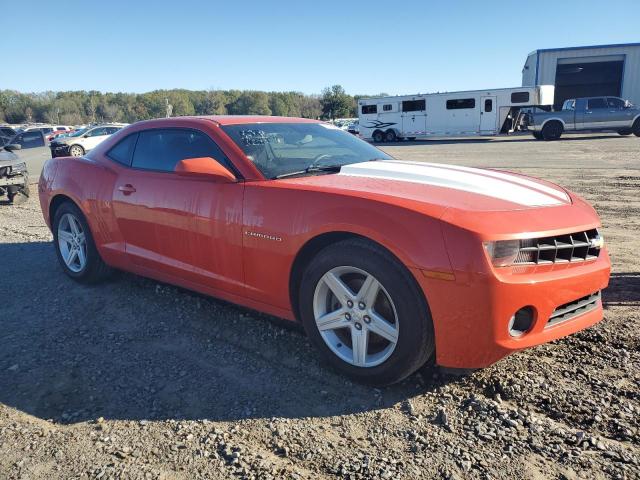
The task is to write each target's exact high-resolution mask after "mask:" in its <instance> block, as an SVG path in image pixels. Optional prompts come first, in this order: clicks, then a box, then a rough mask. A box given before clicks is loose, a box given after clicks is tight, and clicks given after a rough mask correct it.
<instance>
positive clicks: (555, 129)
mask: <svg viewBox="0 0 640 480" xmlns="http://www.w3.org/2000/svg"><path fill="white" fill-rule="evenodd" d="M563 130H564V128H563V126H562V124H561V123H560V122H555V121H552V122H547V123H545V125H544V127H542V132H541V134H542V138H543V139H544V140H546V141H551V140H558V139H559V138H560V136H561V135H562V131H563Z"/></svg>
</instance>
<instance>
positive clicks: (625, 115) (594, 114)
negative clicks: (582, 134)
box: [527, 97, 640, 140]
mask: <svg viewBox="0 0 640 480" xmlns="http://www.w3.org/2000/svg"><path fill="white" fill-rule="evenodd" d="M527 123H528V129H529V130H530V131H531V132H532V133H533V136H534V137H535V138H536V139H537V140H557V139H558V138H560V136H561V135H562V133H563V132H565V131H566V132H579V131H587V130H588V131H598V130H613V131H617V132H618V133H619V134H620V135H631V134H632V133H633V134H635V135H636V136H637V137H640V109H639V108H638V107H635V106H634V105H633V104H631V103H630V102H629V101H628V100H623V99H621V98H618V97H588V98H571V99H569V100H565V102H564V104H563V105H562V110H561V111H559V112H535V111H534V112H533V113H530V114H529V117H528V119H527Z"/></svg>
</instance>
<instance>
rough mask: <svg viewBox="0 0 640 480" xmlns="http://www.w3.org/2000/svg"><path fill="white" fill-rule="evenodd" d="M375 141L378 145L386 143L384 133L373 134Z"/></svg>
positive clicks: (376, 132)
mask: <svg viewBox="0 0 640 480" xmlns="http://www.w3.org/2000/svg"><path fill="white" fill-rule="evenodd" d="M373 141H374V142H376V143H382V142H383V141H384V133H382V132H381V131H380V130H376V131H375V132H373Z"/></svg>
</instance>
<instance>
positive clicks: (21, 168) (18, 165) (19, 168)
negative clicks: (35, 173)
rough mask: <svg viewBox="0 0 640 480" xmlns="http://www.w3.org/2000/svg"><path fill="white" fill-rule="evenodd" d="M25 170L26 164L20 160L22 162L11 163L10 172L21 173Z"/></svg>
mask: <svg viewBox="0 0 640 480" xmlns="http://www.w3.org/2000/svg"><path fill="white" fill-rule="evenodd" d="M26 170H27V164H26V163H24V162H22V163H16V164H15V165H13V166H12V167H11V172H12V173H21V172H24V171H26Z"/></svg>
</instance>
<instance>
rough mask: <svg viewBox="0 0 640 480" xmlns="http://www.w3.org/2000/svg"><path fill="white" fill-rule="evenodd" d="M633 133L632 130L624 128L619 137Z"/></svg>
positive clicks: (619, 132)
mask: <svg viewBox="0 0 640 480" xmlns="http://www.w3.org/2000/svg"><path fill="white" fill-rule="evenodd" d="M632 133H633V132H632V131H631V129H630V128H623V129H622V130H618V135H623V136H626V135H631V134H632Z"/></svg>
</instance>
